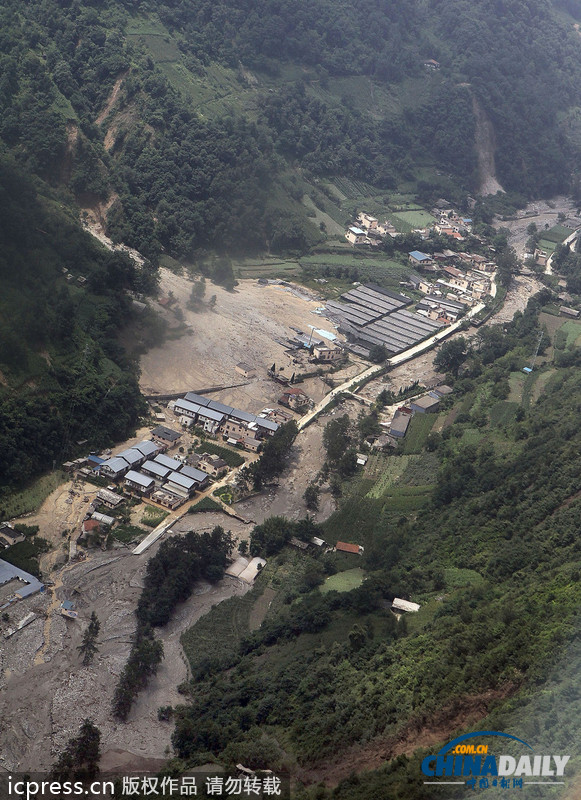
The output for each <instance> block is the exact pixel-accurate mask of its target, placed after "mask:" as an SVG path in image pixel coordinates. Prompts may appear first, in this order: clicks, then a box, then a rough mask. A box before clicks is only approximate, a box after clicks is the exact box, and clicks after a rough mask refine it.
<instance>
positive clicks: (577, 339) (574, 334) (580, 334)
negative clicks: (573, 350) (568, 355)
mask: <svg viewBox="0 0 581 800" xmlns="http://www.w3.org/2000/svg"><path fill="white" fill-rule="evenodd" d="M560 330H562V331H563V332H564V333H566V335H567V342H566V344H565V347H570V346H571V345H573V344H574V345H575V346H576V347H579V346H580V345H581V322H575V321H574V320H572V319H568V320H567V322H564V323H563V325H561V327H560Z"/></svg>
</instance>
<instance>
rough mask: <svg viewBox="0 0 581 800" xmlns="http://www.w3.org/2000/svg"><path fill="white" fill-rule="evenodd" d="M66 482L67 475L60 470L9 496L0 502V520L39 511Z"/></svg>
mask: <svg viewBox="0 0 581 800" xmlns="http://www.w3.org/2000/svg"><path fill="white" fill-rule="evenodd" d="M66 480H67V475H65V473H64V472H63V471H62V470H60V469H58V470H55V472H49V473H48V474H47V475H43V476H42V477H41V478H38V479H37V480H36V481H33V482H32V483H31V484H30V485H29V486H27V487H25V488H24V489H20V490H19V491H18V492H14V493H13V494H7V495H6V496H5V497H3V498H2V499H1V500H0V519H12V518H13V517H20V516H22V514H30V513H31V512H32V511H37V510H38V509H39V508H40V506H41V505H42V504H43V502H44V501H45V500H46V498H47V497H48V496H49V494H51V493H52V492H54V490H55V489H57V488H58V487H59V486H60V485H61V483H65V481H66Z"/></svg>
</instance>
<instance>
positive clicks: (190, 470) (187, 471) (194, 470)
mask: <svg viewBox="0 0 581 800" xmlns="http://www.w3.org/2000/svg"><path fill="white" fill-rule="evenodd" d="M179 474H180V475H185V476H186V477H187V478H191V479H192V480H193V481H195V482H196V489H198V490H201V489H205V488H206V487H207V486H209V485H210V475H209V473H208V470H204V469H200V468H199V467H190V466H183V467H182V468H181V470H180V472H179ZM169 480H171V476H170V477H169V478H168V481H169Z"/></svg>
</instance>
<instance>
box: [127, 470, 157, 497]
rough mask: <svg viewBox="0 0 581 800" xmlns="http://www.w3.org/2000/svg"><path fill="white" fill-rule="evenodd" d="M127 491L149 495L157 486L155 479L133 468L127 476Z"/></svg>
mask: <svg viewBox="0 0 581 800" xmlns="http://www.w3.org/2000/svg"><path fill="white" fill-rule="evenodd" d="M124 486H125V491H128V492H130V493H131V494H138V495H143V496H144V497H147V496H148V495H150V494H151V493H152V491H153V490H154V488H155V481H154V480H153V478H151V477H150V476H149V475H143V474H142V473H141V472H136V471H135V470H133V469H131V470H129V472H128V473H127V475H126V476H125V482H124Z"/></svg>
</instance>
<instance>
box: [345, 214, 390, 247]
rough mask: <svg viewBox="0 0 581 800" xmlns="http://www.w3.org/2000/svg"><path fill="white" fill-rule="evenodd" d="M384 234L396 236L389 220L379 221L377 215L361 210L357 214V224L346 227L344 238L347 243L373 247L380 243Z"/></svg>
mask: <svg viewBox="0 0 581 800" xmlns="http://www.w3.org/2000/svg"><path fill="white" fill-rule="evenodd" d="M386 236H397V231H396V229H395V227H394V226H393V225H392V224H391V222H390V221H389V220H385V221H384V222H379V220H378V219H377V217H372V216H371V214H367V213H366V212H363V211H362V212H361V213H360V214H358V216H357V225H352V226H350V227H349V228H347V231H346V233H345V238H346V239H347V241H348V242H349V244H352V245H356V244H368V245H372V246H374V247H377V245H379V244H381V241H382V239H385V237H386Z"/></svg>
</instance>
